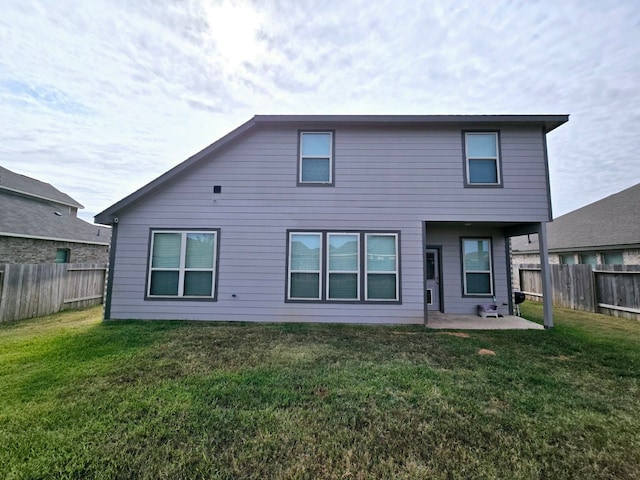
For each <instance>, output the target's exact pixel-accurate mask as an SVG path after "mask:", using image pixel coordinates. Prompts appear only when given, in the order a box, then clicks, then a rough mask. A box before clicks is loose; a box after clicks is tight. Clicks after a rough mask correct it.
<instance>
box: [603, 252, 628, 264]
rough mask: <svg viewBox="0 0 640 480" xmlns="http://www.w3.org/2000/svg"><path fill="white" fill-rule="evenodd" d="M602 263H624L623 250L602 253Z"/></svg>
mask: <svg viewBox="0 0 640 480" xmlns="http://www.w3.org/2000/svg"><path fill="white" fill-rule="evenodd" d="M602 263H604V264H605V265H624V259H623V258H622V252H605V253H603V254H602Z"/></svg>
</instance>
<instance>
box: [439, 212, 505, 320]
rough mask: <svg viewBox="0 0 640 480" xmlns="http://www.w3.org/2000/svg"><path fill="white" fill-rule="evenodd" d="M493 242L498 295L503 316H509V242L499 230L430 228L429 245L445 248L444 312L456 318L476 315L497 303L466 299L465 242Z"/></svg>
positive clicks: (482, 298)
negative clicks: (480, 308)
mask: <svg viewBox="0 0 640 480" xmlns="http://www.w3.org/2000/svg"><path fill="white" fill-rule="evenodd" d="M462 237H465V238H486V237H490V238H491V247H492V264H493V279H494V293H495V297H496V303H497V304H498V306H499V307H500V310H499V312H500V313H502V314H507V313H508V311H507V310H508V306H506V305H505V306H503V304H504V303H506V304H508V303H509V285H508V277H507V268H506V266H507V261H506V258H507V257H506V251H505V239H504V235H503V233H502V231H501V230H500V229H497V228H490V227H487V226H484V227H455V226H444V225H433V226H432V225H427V243H428V244H429V245H430V246H439V247H441V248H442V272H441V278H440V281H441V282H442V286H443V290H444V311H445V313H452V314H474V313H476V311H477V306H478V305H480V304H486V303H493V298H491V297H488V298H487V297H463V287H462V263H461V258H460V248H461V245H460V243H461V238H462Z"/></svg>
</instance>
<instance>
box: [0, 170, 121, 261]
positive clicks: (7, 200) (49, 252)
mask: <svg viewBox="0 0 640 480" xmlns="http://www.w3.org/2000/svg"><path fill="white" fill-rule="evenodd" d="M78 208H84V207H83V206H82V205H80V204H79V203H78V202H76V201H75V200H74V199H73V198H71V197H70V196H69V195H67V194H65V193H62V192H61V191H59V190H58V189H57V188H55V187H53V186H52V185H50V184H48V183H44V182H41V181H39V180H36V179H34V178H30V177H27V176H24V175H19V174H17V173H14V172H12V171H11V170H7V169H6V168H3V167H0V263H53V262H58V263H70V262H73V263H106V262H107V261H108V258H109V253H108V252H109V241H110V238H111V229H110V228H106V227H101V226H98V225H92V224H90V223H88V222H85V221H84V220H82V219H80V218H78V217H77V216H76V214H77V212H78Z"/></svg>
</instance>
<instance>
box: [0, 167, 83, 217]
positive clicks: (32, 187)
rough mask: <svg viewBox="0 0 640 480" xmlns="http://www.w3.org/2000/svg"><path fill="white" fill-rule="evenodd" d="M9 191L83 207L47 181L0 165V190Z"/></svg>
mask: <svg viewBox="0 0 640 480" xmlns="http://www.w3.org/2000/svg"><path fill="white" fill-rule="evenodd" d="M2 190H4V191H9V192H14V193H19V194H22V195H28V196H30V197H35V198H40V199H43V200H49V201H53V202H56V203H59V204H61V205H68V206H70V207H74V208H84V206H83V205H81V204H80V203H78V202H77V201H75V200H74V199H73V198H71V197H70V196H69V195H67V194H66V193H62V192H61V191H60V190H58V189H57V188H56V187H54V186H53V185H51V184H49V183H45V182H41V181H40V180H36V179H35V178H31V177H27V176H26V175H20V174H18V173H15V172H12V171H11V170H8V169H6V168H4V167H2V166H0V191H2Z"/></svg>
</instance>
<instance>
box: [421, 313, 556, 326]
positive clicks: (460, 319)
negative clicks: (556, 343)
mask: <svg viewBox="0 0 640 480" xmlns="http://www.w3.org/2000/svg"><path fill="white" fill-rule="evenodd" d="M427 327H428V328H434V329H447V330H544V327H543V326H542V325H540V324H539V323H534V322H530V321H529V320H525V319H524V318H521V317H516V316H515V315H505V316H504V317H498V318H492V317H490V318H482V317H479V316H477V315H449V314H443V313H440V312H429V315H428V322H427Z"/></svg>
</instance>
